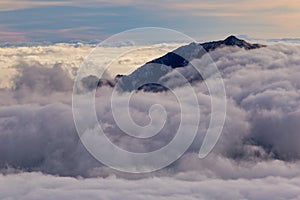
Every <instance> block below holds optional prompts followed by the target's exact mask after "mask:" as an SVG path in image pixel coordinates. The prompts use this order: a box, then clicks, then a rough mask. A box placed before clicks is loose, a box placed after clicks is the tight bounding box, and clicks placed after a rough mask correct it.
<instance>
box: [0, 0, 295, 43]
mask: <svg viewBox="0 0 300 200" xmlns="http://www.w3.org/2000/svg"><path fill="white" fill-rule="evenodd" d="M299 10H300V1H299V0H286V1H282V0H273V1H266V0H263V1H261V0H243V1H240V0H227V1H224V0H212V1H205V0H187V1H179V0H164V1H157V0H154V1H147V0H139V1H133V0H116V1H109V0H86V1H81V0H53V1H51V0H25V1H22V0H1V1H0V42H40V41H51V42H66V41H71V40H85V41H89V40H103V39H106V38H107V37H109V36H111V35H113V34H116V33H119V32H122V31H125V30H128V29H132V28H139V27H163V28H170V29H175V30H177V31H180V32H182V33H185V34H187V35H189V36H191V37H193V38H195V39H197V40H207V39H220V38H224V37H226V36H227V35H229V34H235V35H247V36H249V37H253V38H265V39H270V38H299V37H300V36H299V35H300V20H299V19H300V12H299Z"/></svg>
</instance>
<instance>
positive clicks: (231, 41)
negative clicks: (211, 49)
mask: <svg viewBox="0 0 300 200" xmlns="http://www.w3.org/2000/svg"><path fill="white" fill-rule="evenodd" d="M240 41H243V40H240V39H238V38H237V37H235V36H234V35H230V36H228V37H227V38H226V39H225V40H224V42H225V43H234V42H240Z"/></svg>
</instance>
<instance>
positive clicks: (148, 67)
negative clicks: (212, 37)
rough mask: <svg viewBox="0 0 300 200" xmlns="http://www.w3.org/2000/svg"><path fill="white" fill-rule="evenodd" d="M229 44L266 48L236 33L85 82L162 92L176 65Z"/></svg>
mask: <svg viewBox="0 0 300 200" xmlns="http://www.w3.org/2000/svg"><path fill="white" fill-rule="evenodd" d="M226 46H236V47H239V48H244V49H246V50H251V49H257V48H261V47H264V46H265V45H261V44H251V43H248V42H246V41H244V40H241V39H238V38H237V37H235V36H233V35H231V36H229V37H227V38H226V39H225V40H219V41H213V42H206V43H201V44H200V43H195V42H193V43H190V44H188V45H185V46H182V47H179V48H177V49H175V50H174V51H172V52H169V53H167V54H166V55H164V56H162V57H159V58H156V59H154V60H152V61H150V62H147V63H146V64H144V65H143V66H141V67H139V68H138V69H136V70H135V71H134V72H132V73H131V74H129V75H117V76H116V77H115V79H114V80H103V79H100V80H99V79H97V77H94V76H89V77H86V78H84V79H83V80H82V83H83V85H84V86H85V87H87V88H93V87H94V86H97V87H101V86H103V85H106V86H110V87H114V86H117V87H118V89H119V90H121V91H133V90H143V91H149V92H160V91H164V90H168V88H166V87H164V86H162V85H161V84H160V79H161V78H162V77H164V76H165V75H167V74H168V73H170V72H171V71H172V70H174V69H175V68H181V67H186V66H187V65H188V64H189V62H190V61H191V60H193V59H195V58H201V57H202V56H203V55H204V54H206V53H207V52H211V51H214V50H215V49H217V48H222V47H226ZM185 78H187V80H189V81H191V82H192V81H197V80H203V79H202V77H201V76H195V77H192V78H191V77H185Z"/></svg>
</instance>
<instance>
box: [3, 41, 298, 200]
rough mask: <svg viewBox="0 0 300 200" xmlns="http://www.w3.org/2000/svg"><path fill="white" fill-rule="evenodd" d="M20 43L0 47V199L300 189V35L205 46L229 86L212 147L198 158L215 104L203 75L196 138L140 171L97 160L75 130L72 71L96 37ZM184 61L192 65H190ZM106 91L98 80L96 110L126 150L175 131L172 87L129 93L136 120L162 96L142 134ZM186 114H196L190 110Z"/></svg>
mask: <svg viewBox="0 0 300 200" xmlns="http://www.w3.org/2000/svg"><path fill="white" fill-rule="evenodd" d="M18 48H21V49H14V47H6V48H1V52H2V53H1V54H0V55H1V71H2V70H3V71H5V73H6V74H5V75H4V73H3V74H1V78H0V81H1V84H2V87H1V90H0V171H1V175H0V199H31V200H32V199H41V198H43V199H99V198H100V199H119V198H125V197H126V199H127V198H128V199H154V198H155V199H201V198H202V199H299V198H300V160H299V159H300V145H299V143H300V132H299V130H300V123H299V121H300V105H299V103H298V102H299V100H300V91H299V89H300V80H299V77H300V46H299V45H292V44H284V43H279V44H270V45H269V46H268V47H264V48H260V49H255V50H250V51H247V50H244V49H240V48H235V47H225V48H221V49H217V50H216V51H213V52H211V53H210V54H209V55H210V56H211V58H212V59H213V61H214V62H215V64H216V65H217V67H218V68H219V70H220V73H221V75H222V77H223V80H224V84H225V88H226V94H227V116H226V122H225V125H224V129H223V132H222V135H221V137H220V139H219V141H218V143H217V145H216V147H215V148H214V150H213V151H212V153H211V154H209V155H208V156H207V157H206V158H204V159H199V157H198V151H199V147H200V146H201V143H202V141H203V137H204V135H205V132H206V130H207V127H208V124H209V120H210V111H211V110H210V106H211V105H210V96H209V94H208V91H207V88H206V86H205V84H204V83H197V84H194V85H193V88H194V90H195V92H196V94H197V97H198V100H199V106H200V109H201V121H200V123H199V127H198V136H197V137H196V139H195V141H194V142H193V144H192V145H191V147H190V148H189V149H188V151H187V152H186V153H185V154H184V155H183V157H182V158H180V159H179V160H177V161H176V162H175V163H173V164H172V165H171V166H169V167H167V168H165V169H162V170H159V171H157V172H154V173H150V174H137V175H131V174H127V173H121V172H117V171H114V170H112V169H109V168H108V167H106V166H104V165H103V164H101V163H99V162H98V161H97V160H96V159H95V158H93V157H92V156H91V155H90V154H89V153H88V151H87V150H86V149H85V147H84V146H83V145H82V143H81V142H80V140H79V136H78V135H77V132H76V129H75V125H74V121H73V115H72V91H73V82H74V76H75V75H76V71H77V69H78V67H79V65H80V62H82V61H83V59H84V58H85V57H86V56H87V55H88V53H89V51H90V50H91V49H92V47H91V46H88V45H82V46H80V47H78V46H76V47H74V46H72V45H66V44H60V45H53V46H46V47H18ZM124 48H125V47H124ZM69 50H70V51H69ZM104 50H105V49H104ZM108 50H109V51H111V52H116V51H118V48H109V49H108ZM67 52H69V53H68V54H65V53H67ZM146 52H147V53H146V55H149V51H148V50H147V51H146ZM151 52H152V54H150V56H149V57H147V56H144V57H143V59H140V61H136V60H139V59H136V57H137V56H136V55H137V54H139V55H140V54H142V51H141V52H139V53H137V52H135V55H134V56H132V55H131V56H128V57H127V58H126V59H125V61H124V62H125V63H127V64H128V65H132V63H135V64H136V65H138V64H139V63H143V62H146V61H148V60H151V59H152V58H153V57H155V55H160V54H161V53H162V52H161V51H154V50H151ZM155 52H156V53H155ZM41 55H44V56H41ZM68 55H69V57H68ZM206 56H208V55H206ZM147 59H148V60H147ZM207 60H209V59H206V58H205V56H204V57H202V58H200V59H195V60H193V61H192V63H193V65H198V66H201V65H202V66H204V67H209V66H210V65H211V64H212V63H208V62H207ZM117 63H119V64H122V62H121V63H120V62H117ZM180 70H181V72H182V73H185V74H188V73H189V71H188V70H190V67H187V68H186V69H180ZM184 70H185V71H184ZM168 80H169V79H168ZM175 90H176V92H178V93H180V94H183V95H185V96H186V99H187V101H186V102H187V104H188V102H189V101H188V99H189V95H188V94H185V92H186V90H185V89H184V88H180V87H179V88H176V89H175ZM111 94H112V88H110V87H102V88H99V89H98V90H97V93H96V97H95V98H96V112H97V115H98V118H99V121H100V124H101V126H103V127H104V130H105V133H106V135H107V136H108V137H109V138H110V140H111V141H113V142H114V143H115V144H117V145H118V146H120V147H121V148H123V149H126V150H129V151H134V152H149V151H153V150H155V149H158V148H161V147H163V146H164V145H166V144H167V143H168V142H169V141H170V140H171V139H172V138H173V137H174V134H175V133H176V129H177V128H178V124H179V123H180V120H181V118H180V115H179V114H180V108H179V104H178V101H177V100H176V98H175V96H174V94H172V93H171V92H162V93H145V92H137V93H135V94H134V95H133V97H132V99H131V102H130V114H131V116H132V118H133V120H134V121H135V122H136V123H137V124H140V125H147V124H148V123H149V116H148V110H149V108H150V107H151V105H153V104H160V105H162V106H163V107H164V108H165V109H166V111H167V113H168V119H167V121H166V123H165V127H164V128H163V129H162V130H161V132H160V133H159V134H158V135H157V136H155V137H153V138H151V139H147V140H142V141H140V140H139V139H133V138H132V137H129V136H127V135H126V134H123V132H122V130H121V129H120V128H119V127H118V126H116V123H115V121H114V118H113V115H112V113H111V109H110V105H111V104H110V97H111ZM183 117H186V118H192V117H193V112H191V113H190V114H189V113H186V115H185V116H183ZM188 125H189V124H188V123H187V124H186V126H188ZM128 127H129V128H130V124H128ZM186 134H189V132H188V130H187V131H186Z"/></svg>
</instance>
